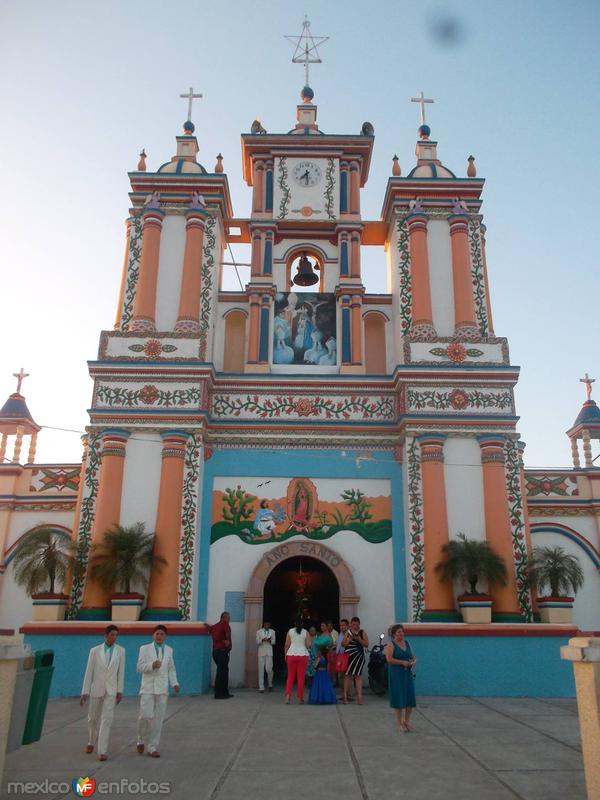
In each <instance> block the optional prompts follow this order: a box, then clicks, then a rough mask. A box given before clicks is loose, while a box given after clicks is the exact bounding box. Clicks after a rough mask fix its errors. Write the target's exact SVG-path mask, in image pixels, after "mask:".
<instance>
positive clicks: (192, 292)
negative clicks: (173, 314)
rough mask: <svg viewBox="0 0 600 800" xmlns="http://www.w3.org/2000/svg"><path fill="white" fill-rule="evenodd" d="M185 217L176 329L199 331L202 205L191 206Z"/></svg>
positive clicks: (180, 331) (204, 221) (202, 232)
mask: <svg viewBox="0 0 600 800" xmlns="http://www.w3.org/2000/svg"><path fill="white" fill-rule="evenodd" d="M185 218H186V224H185V252H184V255H183V274H182V276H181V290H180V295H179V313H178V315H177V323H176V325H175V330H176V331H177V332H178V333H199V332H200V290H201V284H202V253H203V246H204V228H205V225H206V218H207V214H206V212H205V211H202V210H201V209H196V208H190V209H188V210H187V211H186V214H185Z"/></svg>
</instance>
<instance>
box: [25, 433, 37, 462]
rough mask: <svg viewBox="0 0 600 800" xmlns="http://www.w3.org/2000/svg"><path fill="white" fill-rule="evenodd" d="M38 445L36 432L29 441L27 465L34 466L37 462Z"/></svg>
mask: <svg viewBox="0 0 600 800" xmlns="http://www.w3.org/2000/svg"><path fill="white" fill-rule="evenodd" d="M36 445H37V433H36V432H35V431H34V432H33V433H32V434H31V438H30V440H29V453H27V463H28V464H33V462H34V461H35V450H36Z"/></svg>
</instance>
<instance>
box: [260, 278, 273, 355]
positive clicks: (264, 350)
mask: <svg viewBox="0 0 600 800" xmlns="http://www.w3.org/2000/svg"><path fill="white" fill-rule="evenodd" d="M270 322H271V295H270V294H267V293H265V294H263V295H262V297H261V305H260V336H259V346H258V361H259V363H260V364H268V363H269V331H270V328H271V325H270Z"/></svg>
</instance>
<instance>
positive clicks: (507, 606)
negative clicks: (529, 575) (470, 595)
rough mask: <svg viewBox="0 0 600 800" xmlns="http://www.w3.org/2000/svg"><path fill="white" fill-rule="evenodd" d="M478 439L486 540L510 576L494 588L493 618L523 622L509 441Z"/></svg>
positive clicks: (499, 437) (487, 437)
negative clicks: (507, 463) (509, 487)
mask: <svg viewBox="0 0 600 800" xmlns="http://www.w3.org/2000/svg"><path fill="white" fill-rule="evenodd" d="M477 439H478V441H479V446H480V448H481V468H482V473H483V503H484V513H485V538H486V539H487V542H488V544H489V545H490V547H491V548H492V549H493V550H494V551H495V552H496V553H497V554H498V555H499V556H500V557H501V558H502V559H503V560H504V564H505V566H506V573H507V584H506V586H499V585H495V586H492V587H490V594H491V596H492V598H493V601H494V606H493V617H492V618H493V619H494V620H495V621H497V622H522V621H523V616H522V613H521V609H520V607H519V601H518V592H517V581H516V575H515V560H514V553H513V541H512V529H511V522H510V516H509V502H508V495H507V491H506V473H505V460H506V454H505V449H504V445H505V440H504V437H503V436H494V435H483V436H478V437H477Z"/></svg>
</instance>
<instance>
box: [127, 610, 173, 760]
mask: <svg viewBox="0 0 600 800" xmlns="http://www.w3.org/2000/svg"><path fill="white" fill-rule="evenodd" d="M166 637H167V629H166V628H165V626H164V625H157V626H156V628H155V629H154V633H153V634H152V641H151V642H150V644H143V645H142V646H141V647H140V654H139V656H138V662H137V671H138V672H139V673H140V674H141V676H142V683H141V686H140V714H139V717H138V734H137V751H138V753H143V752H144V748H145V745H148V755H149V756H151V757H152V758H160V753H159V752H158V745H159V742H160V734H161V731H162V725H163V720H164V718H165V712H166V710H167V700H168V697H169V685H171V686H172V687H173V690H174V692H175V694H179V682H178V681H177V673H176V672H175V662H174V660H173V648H172V647H169V645H168V644H165V639H166Z"/></svg>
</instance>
